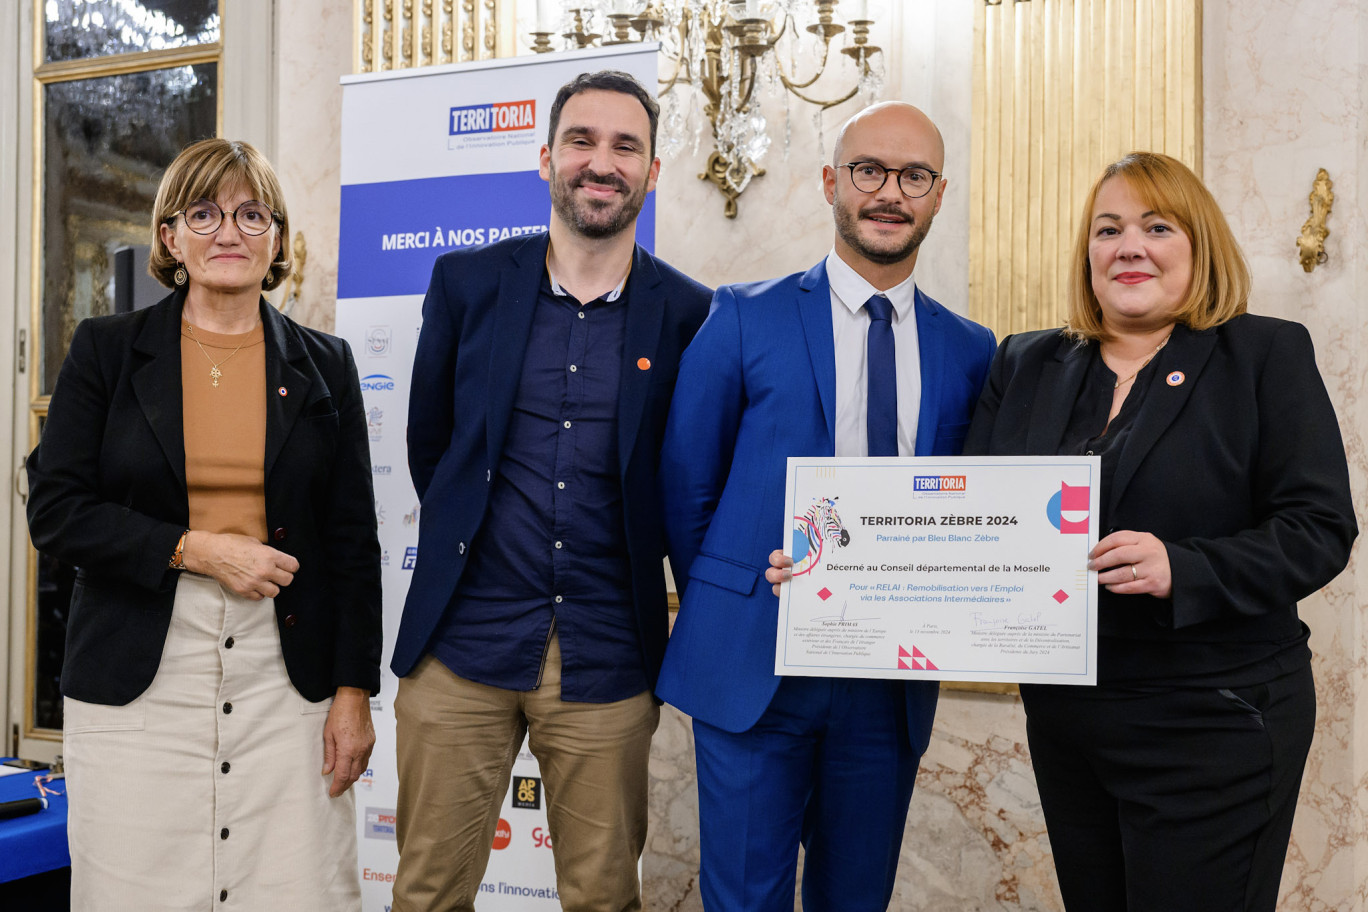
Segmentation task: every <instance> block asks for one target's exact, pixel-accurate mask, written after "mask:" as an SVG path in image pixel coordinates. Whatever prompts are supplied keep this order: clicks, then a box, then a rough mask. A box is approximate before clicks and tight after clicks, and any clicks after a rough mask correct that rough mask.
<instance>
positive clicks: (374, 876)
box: [361, 868, 394, 883]
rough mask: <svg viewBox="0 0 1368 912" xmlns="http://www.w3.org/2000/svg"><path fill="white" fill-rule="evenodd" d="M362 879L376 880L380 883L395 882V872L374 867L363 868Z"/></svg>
mask: <svg viewBox="0 0 1368 912" xmlns="http://www.w3.org/2000/svg"><path fill="white" fill-rule="evenodd" d="M361 879H362V880H371V881H376V882H378V883H394V872H393V871H377V870H375V869H374V868H362V869H361Z"/></svg>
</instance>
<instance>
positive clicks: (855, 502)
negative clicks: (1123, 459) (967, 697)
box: [774, 456, 1099, 684]
mask: <svg viewBox="0 0 1368 912" xmlns="http://www.w3.org/2000/svg"><path fill="white" fill-rule="evenodd" d="M1098 463H1099V460H1098V458H1097V457H1096V456H1078V457H1065V456H1059V457H1025V456H1013V457H974V458H968V457H966V458H963V459H943V458H879V459H844V458H798V457H792V458H790V459H789V460H788V484H787V489H786V497H785V503H786V504H787V505H788V518H787V520H786V523H785V529H784V535H785V542H786V543H787V545H788V548H787V550H788V551H789V554H790V556H791V557H792V558H793V580H792V582H789V583H786V584H785V585H784V586H783V589H782V591H781V594H780V599H779V629H778V638H777V642H776V649H775V660H774V670H775V673H776V674H781V675H821V676H834V677H860V678H903V679H918V678H925V679H936V680H942V681H983V682H1002V683H1018V682H1030V683H1047V684H1093V683H1095V681H1096V674H1097V579H1096V574H1095V573H1091V572H1089V571H1088V567H1087V564H1088V552H1089V551H1090V550H1091V549H1092V547H1093V545H1095V544H1096V543H1097V538H1098V535H1097V528H1096V518H1097V515H1098V486H1099V483H1098V468H1099V466H1098Z"/></svg>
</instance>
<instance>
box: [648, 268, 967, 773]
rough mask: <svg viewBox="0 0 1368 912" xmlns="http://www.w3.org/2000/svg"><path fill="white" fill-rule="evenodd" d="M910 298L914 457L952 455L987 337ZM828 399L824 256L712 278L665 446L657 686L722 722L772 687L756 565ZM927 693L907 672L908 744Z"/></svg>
mask: <svg viewBox="0 0 1368 912" xmlns="http://www.w3.org/2000/svg"><path fill="white" fill-rule="evenodd" d="M915 311H916V316H917V335H918V342H919V351H920V355H921V382H922V392H921V413H920V417H919V420H918V423H917V455H918V456H942V455H958V453H959V451H960V447H961V445H962V444H963V442H964V435H965V433H966V431H968V429H969V417H970V412H971V411H972V410H973V407H974V403H975V402H976V401H977V400H978V396H979V391H980V390H981V389H982V387H983V383H984V380H985V378H986V377H987V373H988V367H989V364H990V362H991V361H992V357H993V349H994V340H993V334H992V333H991V332H990V331H989V330H988V329H986V328H984V327H982V326H979V325H978V324H977V323H972V322H970V321H969V320H966V319H964V318H963V317H960V316H958V315H957V314H954V313H952V312H951V311H949V310H946V309H945V308H944V307H942V306H941V305H939V304H937V303H936V302H935V301H933V300H932V299H931V298H929V297H927V296H926V295H925V294H923V293H922V292H921V290H920V289H918V290H917V298H916V306H915ZM835 399H836V354H835V346H834V342H833V335H832V325H831V293H830V285H829V284H828V282H827V276H826V264H825V260H824V261H823V262H821V263H819V264H818V265H817V266H815V267H813V268H812V269H810V270H808V271H807V272H806V273H801V274H795V275H791V276H788V277H787V278H783V279H776V280H774V281H770V282H761V283H758V284H750V285H732V286H724V287H722V288H719V289H718V290H717V293H716V295H715V296H714V298H713V304H712V311H711V313H710V314H709V315H708V319H707V322H706V323H704V324H703V328H702V329H700V330H699V332H698V335H697V336H696V337H695V339H694V341H693V344H692V345H691V346H690V347H689V350H688V351H687V352H685V354H684V360H683V363H682V364H681V365H680V369H679V383H678V385H677V386H676V388H675V396H674V403H673V405H672V406H671V408H670V421H669V424H668V427H667V429H666V433H665V447H664V450H663V452H662V455H661V468H660V473H661V481H662V484H663V490H664V502H665V515H666V522H667V527H666V532H667V535H668V537H669V542H670V561H671V566H672V567H673V569H674V574H675V580H676V583H677V584H678V586H679V588H680V591H681V593H682V604H681V607H680V611H679V618H678V620H677V621H676V623H675V629H674V633H673V635H672V636H671V639H670V646H669V649H668V650H667V652H666V655H665V665H664V667H663V668H662V669H661V673H660V682H659V684H658V686H657V688H656V693H657V694H658V695H659V696H660V697H661V698H662V699H664V700H666V701H667V702H670V703H673V704H674V705H675V706H678V707H679V708H680V709H681V710H683V711H684V712H686V713H688V714H689V715H691V716H693V717H695V718H697V719H701V720H703V721H704V722H707V723H708V724H710V725H714V726H716V727H718V728H721V729H723V730H726V731H733V732H740V731H745V730H747V729H749V728H750V727H751V726H752V725H754V724H755V723H756V721H757V720H759V718H760V716H761V714H762V713H763V712H764V711H765V708H766V707H767V706H768V705H769V703H770V700H771V699H772V698H773V696H774V692H775V690H776V689H777V688H778V686H779V677H778V676H777V675H775V673H774V638H775V628H776V625H777V624H778V611H779V600H778V599H777V598H776V597H775V596H774V593H773V592H772V591H771V589H770V587H769V585H768V584H767V583H766V582H765V581H764V578H763V575H762V574H763V573H764V569H765V568H766V567H767V566H768V565H769V553H770V552H771V551H773V550H774V549H775V548H776V547H780V546H782V545H784V544H785V541H786V538H785V535H784V532H783V520H784V477H785V470H786V465H787V463H786V459H787V457H789V456H832V455H834V454H835V442H834V441H835V426H836V405H835ZM936 695H937V685H936V683H935V682H925V683H923V682H917V683H913V684H909V685H908V723H909V724H908V733H909V737H910V738H911V741H912V744H913V746H914V747H915V748H916V749H917V750H918V752H921V751H923V750H925V748H926V743H927V739H928V738H929V737H930V731H931V719H932V716H933V715H934V713H935V708H936Z"/></svg>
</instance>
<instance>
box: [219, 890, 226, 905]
mask: <svg viewBox="0 0 1368 912" xmlns="http://www.w3.org/2000/svg"><path fill="white" fill-rule="evenodd" d="M227 898H228V891H227V890H219V902H223V901H224V900H225V899H227Z"/></svg>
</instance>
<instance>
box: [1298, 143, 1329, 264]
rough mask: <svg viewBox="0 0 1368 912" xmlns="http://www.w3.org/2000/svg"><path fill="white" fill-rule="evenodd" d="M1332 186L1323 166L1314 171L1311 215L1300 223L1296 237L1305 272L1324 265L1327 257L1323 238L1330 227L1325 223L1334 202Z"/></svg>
mask: <svg viewBox="0 0 1368 912" xmlns="http://www.w3.org/2000/svg"><path fill="white" fill-rule="evenodd" d="M1333 186H1334V184H1332V183H1331V182H1330V175H1329V173H1328V172H1326V170H1325V169H1324V168H1321V169H1320V170H1319V171H1317V172H1316V180H1315V182H1314V183H1312V184H1311V196H1310V200H1311V216H1310V218H1308V219H1307V220H1306V224H1304V225H1302V230H1301V237H1299V238H1297V250H1298V251H1299V252H1300V253H1299V256H1300V259H1301V265H1302V269H1304V270H1306V271H1307V272H1310V271H1311V270H1313V269H1315V268H1316V267H1317V266H1323V265H1325V261H1326V260H1327V259H1329V257H1327V256H1326V255H1325V238H1326V237H1327V236H1328V235H1329V234H1330V229H1329V228H1327V227H1326V226H1325V223H1326V220H1327V219H1329V218H1330V207H1331V206H1332V205H1333V204H1334V202H1335V192H1334V190H1332V189H1331V188H1332V187H1333Z"/></svg>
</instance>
